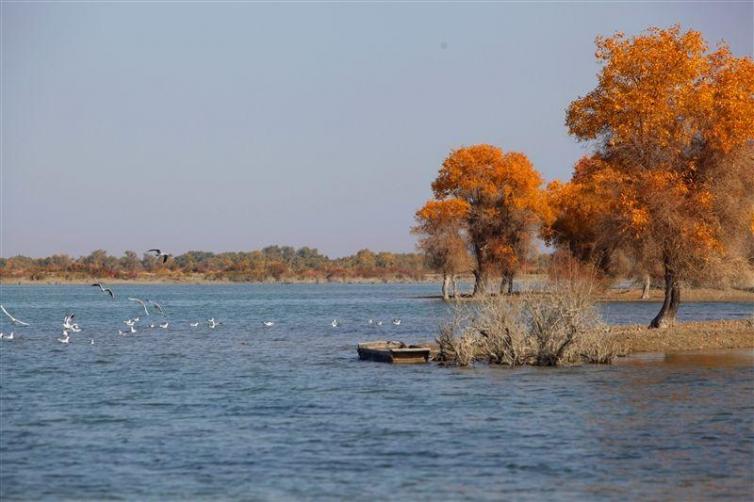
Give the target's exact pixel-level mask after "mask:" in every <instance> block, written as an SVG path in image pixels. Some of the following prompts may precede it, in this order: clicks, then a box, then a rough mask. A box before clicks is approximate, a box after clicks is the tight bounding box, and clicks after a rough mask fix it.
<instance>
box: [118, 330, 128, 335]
mask: <svg viewBox="0 0 754 502" xmlns="http://www.w3.org/2000/svg"><path fill="white" fill-rule="evenodd" d="M118 334H119V335H121V336H126V335H127V334H128V333H126V332H125V331H121V330H118Z"/></svg>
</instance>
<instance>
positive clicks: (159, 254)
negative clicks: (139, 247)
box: [147, 249, 170, 263]
mask: <svg viewBox="0 0 754 502" xmlns="http://www.w3.org/2000/svg"><path fill="white" fill-rule="evenodd" d="M147 253H154V255H155V256H156V257H157V258H158V259H159V258H162V263H165V262H166V261H168V258H169V257H170V255H169V254H167V253H163V252H162V251H160V250H159V249H148V250H147Z"/></svg>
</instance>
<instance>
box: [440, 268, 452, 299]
mask: <svg viewBox="0 0 754 502" xmlns="http://www.w3.org/2000/svg"><path fill="white" fill-rule="evenodd" d="M442 299H443V300H445V301H448V300H449V299H450V274H447V273H445V272H443V274H442Z"/></svg>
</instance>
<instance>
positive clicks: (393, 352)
mask: <svg viewBox="0 0 754 502" xmlns="http://www.w3.org/2000/svg"><path fill="white" fill-rule="evenodd" d="M356 350H357V351H358V352H359V359H363V360H365V361H377V362H381V363H392V364H421V363H426V362H427V361H429V357H430V354H431V352H432V351H431V349H430V348H429V347H422V346H420V345H406V344H405V343H403V342H395V341H379V342H366V343H360V344H359V345H358V347H357V348H356Z"/></svg>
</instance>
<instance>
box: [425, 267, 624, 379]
mask: <svg viewBox="0 0 754 502" xmlns="http://www.w3.org/2000/svg"><path fill="white" fill-rule="evenodd" d="M594 284H595V281H594V280H592V278H591V277H589V276H588V275H583V274H579V275H578V276H577V275H570V276H565V277H560V278H554V279H553V280H552V281H551V282H550V283H549V288H548V291H547V293H546V294H525V295H522V296H521V297H519V298H510V297H493V298H487V299H485V300H484V301H482V302H480V303H477V304H475V305H474V306H473V307H471V308H470V309H466V310H464V311H460V310H456V313H455V314H456V315H454V317H453V319H452V320H451V321H450V322H449V323H447V324H445V325H443V326H442V327H441V333H440V337H439V338H438V343H439V345H440V357H439V359H440V360H442V361H443V362H445V363H446V364H456V365H459V366H467V365H469V364H472V363H473V362H474V361H482V360H484V361H487V362H489V363H491V364H501V365H507V366H521V365H525V364H531V365H536V366H557V365H564V364H579V363H601V364H606V363H610V362H611V361H612V359H613V357H614V356H615V355H616V354H617V353H619V352H620V350H619V347H618V346H617V344H616V342H615V340H614V339H613V338H612V337H611V336H610V335H609V332H608V328H607V326H606V325H605V324H604V322H603V321H602V319H601V318H600V316H599V313H598V312H597V309H596V307H595V303H594V300H593V297H594V295H593V293H594Z"/></svg>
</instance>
